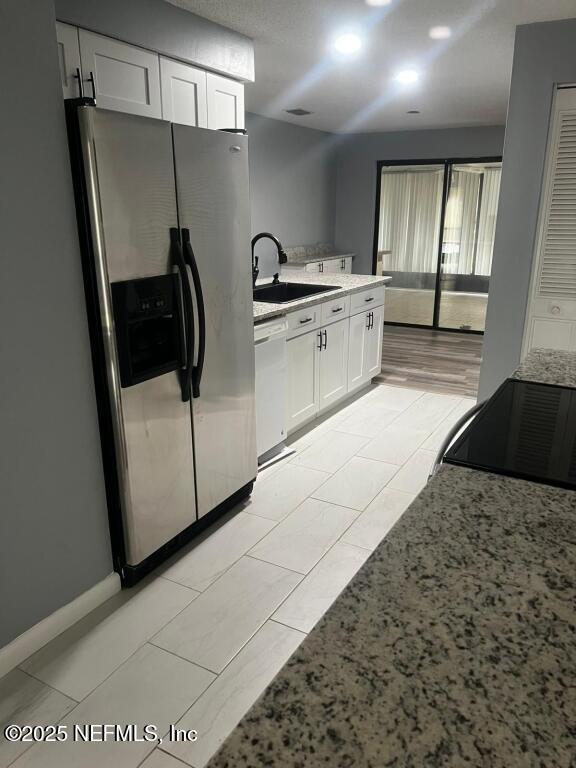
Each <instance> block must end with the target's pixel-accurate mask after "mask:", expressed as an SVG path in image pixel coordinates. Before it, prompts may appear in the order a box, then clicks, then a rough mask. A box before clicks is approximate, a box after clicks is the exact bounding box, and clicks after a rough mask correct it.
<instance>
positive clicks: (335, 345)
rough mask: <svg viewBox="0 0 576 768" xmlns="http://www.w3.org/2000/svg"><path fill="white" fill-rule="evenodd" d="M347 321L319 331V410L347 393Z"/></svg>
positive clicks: (327, 406) (332, 403)
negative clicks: (320, 345)
mask: <svg viewBox="0 0 576 768" xmlns="http://www.w3.org/2000/svg"><path fill="white" fill-rule="evenodd" d="M348 325H349V324H348V320H347V319H346V320H340V321H339V322H337V323H332V325H328V326H327V327H325V328H322V329H321V330H320V334H321V338H322V342H323V343H322V349H321V350H320V353H319V356H318V359H319V365H320V372H319V385H320V401H319V405H320V410H321V411H323V410H324V409H326V408H329V407H330V406H332V405H334V403H336V402H338V400H341V399H342V398H343V397H344V395H345V394H346V393H347V392H348Z"/></svg>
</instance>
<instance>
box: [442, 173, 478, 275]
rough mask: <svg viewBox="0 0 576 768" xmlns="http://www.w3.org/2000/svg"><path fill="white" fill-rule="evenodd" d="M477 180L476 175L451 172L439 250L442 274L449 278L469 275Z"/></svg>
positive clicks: (474, 240) (470, 272)
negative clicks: (442, 236)
mask: <svg viewBox="0 0 576 768" xmlns="http://www.w3.org/2000/svg"><path fill="white" fill-rule="evenodd" d="M481 178H482V176H481V174H480V173H478V172H477V171H468V170H454V171H453V172H452V182H451V184H450V194H449V195H448V203H447V205H446V216H445V221H444V247H443V250H444V271H445V272H446V273H448V274H451V275H470V274H472V272H473V268H474V251H475V243H476V217H477V215H478V195H479V192H480V180H481Z"/></svg>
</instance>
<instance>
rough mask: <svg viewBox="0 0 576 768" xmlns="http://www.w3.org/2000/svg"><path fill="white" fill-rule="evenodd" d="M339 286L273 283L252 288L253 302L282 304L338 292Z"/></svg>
mask: <svg viewBox="0 0 576 768" xmlns="http://www.w3.org/2000/svg"><path fill="white" fill-rule="evenodd" d="M339 288H340V286H339V285H312V284H311V283H275V284H271V285H259V286H258V287H256V288H254V301H264V302H268V303H270V304H284V303H285V302H287V301H296V300H297V299H303V298H304V297H305V296H314V295H315V294H316V293H326V292H327V291H337V290H339Z"/></svg>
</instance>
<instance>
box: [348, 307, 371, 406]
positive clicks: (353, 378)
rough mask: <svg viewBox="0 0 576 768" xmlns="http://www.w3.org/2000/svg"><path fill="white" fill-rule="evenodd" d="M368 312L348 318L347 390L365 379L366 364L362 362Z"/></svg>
mask: <svg viewBox="0 0 576 768" xmlns="http://www.w3.org/2000/svg"><path fill="white" fill-rule="evenodd" d="M367 326H368V312H362V313H360V314H359V315H354V316H353V317H351V318H350V338H349V341H348V391H349V392H350V391H351V390H353V389H355V388H356V387H359V386H360V385H361V384H363V383H364V381H365V375H364V374H365V370H366V364H365V362H364V356H365V347H366V334H367V333H368V328H367Z"/></svg>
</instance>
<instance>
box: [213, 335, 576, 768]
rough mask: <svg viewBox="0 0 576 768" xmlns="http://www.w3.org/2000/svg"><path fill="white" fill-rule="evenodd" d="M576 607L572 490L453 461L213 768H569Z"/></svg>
mask: <svg viewBox="0 0 576 768" xmlns="http://www.w3.org/2000/svg"><path fill="white" fill-rule="evenodd" d="M517 375H519V376H521V377H522V378H532V379H533V380H542V379H543V378H545V380H548V379H549V378H551V377H552V378H553V377H554V376H558V377H559V379H560V381H557V380H554V382H553V383H562V382H567V381H572V382H575V381H576V355H565V354H563V353H560V354H558V353H556V352H553V351H551V350H538V351H536V352H534V353H532V354H531V355H530V356H529V357H528V358H527V360H526V361H525V362H524V363H523V365H522V366H521V368H520V369H519V371H518V373H517ZM575 605H576V494H575V493H574V492H572V491H568V490H564V489H561V488H555V487H552V486H546V485H540V484H537V483H531V482H527V481H524V480H518V479H515V478H510V477H504V476H500V475H494V474H491V473H487V472H480V471H476V470H473V469H467V468H463V467H455V466H450V465H444V466H443V467H442V468H441V469H440V471H439V472H438V474H437V475H436V476H435V477H434V478H433V479H432V480H431V481H430V482H429V483H428V485H427V486H426V487H425V489H424V490H423V491H422V492H421V493H420V494H419V496H418V497H417V498H416V500H415V501H414V502H413V503H412V505H411V506H410V507H409V509H408V510H407V511H406V512H405V514H404V515H403V517H402V518H401V519H400V521H399V523H398V524H397V525H396V526H395V527H394V528H393V530H392V531H391V533H390V534H389V535H388V536H387V538H386V539H385V540H384V541H383V542H382V543H381V544H380V546H379V547H378V548H377V549H376V550H375V552H374V553H373V554H372V555H371V557H370V558H369V560H368V561H367V562H366V564H365V565H364V566H363V568H362V569H361V570H360V571H359V572H358V574H357V575H356V576H355V578H354V579H353V580H352V582H351V583H350V584H349V585H348V586H347V587H346V589H345V590H344V592H343V593H342V594H341V595H340V597H339V598H338V599H337V600H336V602H335V603H334V604H333V605H332V607H331V608H330V609H329V611H328V612H327V613H326V615H325V616H324V618H323V619H322V620H321V621H320V622H319V624H318V625H317V626H316V627H315V628H314V629H313V630H312V632H311V633H310V634H309V635H308V637H307V638H306V639H305V640H304V642H303V643H302V645H301V646H300V647H299V648H298V649H297V651H296V652H295V653H294V654H293V656H292V657H291V659H290V660H289V661H288V663H287V664H286V666H285V667H284V668H283V669H282V670H281V672H280V673H279V675H278V676H277V677H276V679H275V680H274V681H273V682H272V683H271V684H270V686H269V687H268V688H267V690H266V691H265V692H264V694H263V695H262V697H261V698H260V699H259V700H258V701H257V702H256V704H255V705H254V706H253V707H252V709H251V710H250V712H249V713H248V714H247V715H246V716H245V717H244V719H243V720H242V721H241V723H240V724H239V726H238V727H237V728H236V729H235V731H234V732H233V733H232V734H231V735H230V737H229V738H228V740H227V741H226V742H225V744H224V745H223V747H222V749H221V750H220V751H219V752H218V753H217V754H216V755H215V756H214V757H213V759H212V760H211V761H210V763H209V767H210V768H225V767H226V768H232V766H234V768H239V767H242V768H257V767H258V766H268V767H278V768H310V767H315V766H318V767H319V766H330V767H331V768H352V767H354V768H356V767H357V768H384V766H387V767H389V768H461V767H462V766H469V767H470V768H477V767H479V766H482V768H517V767H518V768H569V767H570V768H573V767H574V766H575V765H576V663H575V660H576V650H575V649H576V643H575V639H576V611H575V610H574V607H575Z"/></svg>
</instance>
